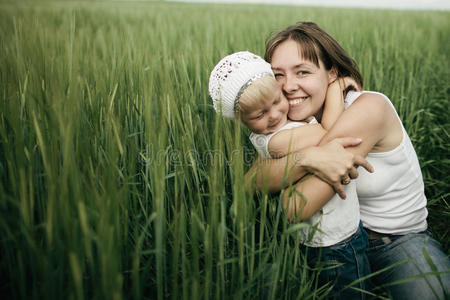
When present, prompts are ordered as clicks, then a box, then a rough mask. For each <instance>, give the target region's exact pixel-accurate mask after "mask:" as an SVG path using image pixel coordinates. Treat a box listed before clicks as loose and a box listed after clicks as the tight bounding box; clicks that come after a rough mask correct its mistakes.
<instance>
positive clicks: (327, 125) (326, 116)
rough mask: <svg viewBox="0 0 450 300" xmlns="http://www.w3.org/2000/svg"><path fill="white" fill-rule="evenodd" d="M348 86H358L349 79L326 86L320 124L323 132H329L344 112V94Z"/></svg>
mask: <svg viewBox="0 0 450 300" xmlns="http://www.w3.org/2000/svg"><path fill="white" fill-rule="evenodd" d="M350 86H352V87H357V86H358V85H357V84H356V82H355V80H354V79H353V78H351V77H344V78H338V79H336V80H335V81H334V82H332V83H330V85H329V86H328V89H327V94H326V96H325V97H326V98H325V106H324V109H323V114H322V121H321V122H320V123H321V124H322V126H323V128H324V129H325V130H327V131H328V130H330V129H331V127H333V125H334V123H335V122H336V121H337V119H338V118H339V116H340V115H341V113H342V112H343V111H344V92H345V91H346V90H347V88H348V87H350Z"/></svg>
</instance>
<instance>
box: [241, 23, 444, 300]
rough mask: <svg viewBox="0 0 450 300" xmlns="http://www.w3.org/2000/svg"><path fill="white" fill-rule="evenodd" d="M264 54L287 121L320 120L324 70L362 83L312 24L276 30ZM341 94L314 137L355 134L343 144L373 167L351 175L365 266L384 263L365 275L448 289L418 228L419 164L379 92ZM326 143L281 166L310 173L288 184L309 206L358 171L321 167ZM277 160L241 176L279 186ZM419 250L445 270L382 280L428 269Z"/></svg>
mask: <svg viewBox="0 0 450 300" xmlns="http://www.w3.org/2000/svg"><path fill="white" fill-rule="evenodd" d="M265 59H266V60H267V61H268V62H269V63H271V65H272V69H273V71H274V74H275V76H276V79H277V81H278V82H279V84H280V86H281V89H282V91H283V93H284V95H285V96H286V97H287V98H288V100H289V103H290V107H289V118H290V119H292V120H304V119H306V118H307V117H310V116H315V117H316V119H318V120H320V119H321V113H322V111H323V105H324V99H325V93H326V90H327V87H328V82H329V81H328V77H327V76H328V74H329V73H330V72H335V73H337V75H338V77H344V76H349V77H352V78H353V79H354V80H355V81H356V82H357V83H358V84H359V85H360V87H361V88H362V85H363V81H362V76H361V75H360V73H359V70H358V68H357V65H356V63H355V62H354V61H353V60H352V59H351V58H350V57H349V56H348V55H347V54H346V52H345V51H344V50H343V49H342V47H341V46H340V45H339V44H338V43H337V42H336V41H335V40H334V39H333V38H332V37H331V36H329V35H328V34H327V33H326V32H324V31H323V30H322V29H320V28H319V27H318V26H317V25H315V24H313V23H299V24H296V25H293V26H290V27H288V28H286V29H285V30H283V31H280V32H279V33H277V34H276V35H275V36H274V37H273V38H272V39H271V40H269V42H268V43H267V46H266V55H265ZM345 100H346V101H345V102H346V103H345V105H346V107H347V109H346V111H344V113H343V114H342V115H341V116H340V118H339V119H338V121H337V122H336V123H335V124H334V126H333V127H332V128H331V130H329V131H328V133H327V134H326V135H325V136H324V138H323V139H322V140H321V142H320V144H326V143H329V142H330V141H332V139H335V138H340V137H344V136H354V137H359V138H361V139H362V142H361V143H360V144H359V145H357V146H354V147H350V148H347V151H348V152H349V153H352V154H354V155H355V156H356V157H366V156H367V160H368V161H369V163H370V164H372V165H373V167H374V169H375V172H374V173H373V174H370V173H368V172H366V171H364V170H361V172H360V174H359V177H358V179H357V193H358V197H359V201H360V212H361V221H362V222H363V225H364V227H365V229H366V230H367V232H368V233H369V236H370V246H369V249H368V252H367V254H368V257H369V260H370V264H371V268H372V272H376V271H380V270H383V269H385V268H388V267H390V266H392V268H390V269H389V270H388V271H386V272H380V273H379V274H377V275H376V276H374V277H373V281H374V283H375V285H376V286H379V285H386V286H385V287H386V289H387V291H388V293H389V294H390V295H392V296H393V298H394V299H430V298H434V297H439V298H444V297H445V295H447V296H448V287H449V285H450V274H449V273H448V271H449V270H450V262H449V259H448V258H447V257H446V255H445V254H444V253H443V251H442V249H441V247H440V245H439V243H438V242H437V241H436V240H434V239H433V238H432V237H431V236H430V234H429V233H428V232H427V231H426V230H427V222H426V217H427V214H428V212H427V209H426V201H427V200H426V197H425V194H424V185H423V180H422V175H421V171H420V166H419V163H418V160H417V155H416V153H415V151H414V148H413V147H412V144H411V142H410V140H409V137H408V135H407V133H406V131H405V130H404V128H403V125H402V123H401V121H400V119H399V117H398V115H397V113H396V111H395V109H394V107H393V105H392V104H391V102H390V101H389V99H387V97H386V96H384V95H382V94H379V93H373V92H362V93H361V92H349V94H348V95H347V97H346V99H345ZM331 147H337V145H336V142H334V143H331V144H330V143H329V144H327V145H326V146H325V148H321V147H316V148H314V149H308V150H304V151H301V152H299V154H297V155H296V156H297V158H298V159H294V161H295V162H298V161H300V166H299V165H298V164H295V163H294V164H293V165H292V166H289V168H291V169H292V170H293V171H292V172H289V180H290V181H289V182H296V181H297V180H299V179H300V178H301V177H302V176H303V175H304V174H305V171H312V173H314V174H315V175H317V176H318V177H317V176H312V177H310V178H307V179H306V180H302V182H300V183H299V184H298V185H297V186H296V189H297V190H298V191H300V192H302V193H303V195H305V197H306V199H308V202H309V203H308V209H309V210H311V212H310V213H314V212H316V211H317V210H319V209H320V208H321V207H322V206H323V205H324V204H325V203H327V201H328V200H329V199H330V198H331V197H332V196H333V195H334V193H335V191H336V192H338V193H339V194H340V195H341V196H342V197H345V195H344V194H343V190H342V186H341V185H340V184H339V181H341V182H342V183H348V181H349V178H356V177H357V176H358V173H357V172H356V169H354V168H352V167H351V166H347V167H348V170H349V172H348V175H347V174H346V173H344V172H342V170H343V169H345V168H341V169H340V170H339V171H335V169H334V166H330V169H327V166H324V165H323V164H322V165H321V164H317V162H318V161H319V158H318V157H320V156H321V157H322V158H326V159H327V160H329V156H332V155H334V153H333V152H332V151H330V152H328V151H327V150H330V148H331ZM338 148H339V147H338ZM318 150H319V151H320V152H318V153H316V156H314V155H313V154H312V152H313V151H318ZM340 150H342V149H340ZM292 156H293V157H294V156H295V155H292ZM291 161H292V160H291ZM305 161H306V162H308V163H307V165H308V166H307V167H306V168H305V167H304V166H303V165H304V164H305ZM283 162H284V161H281V162H280V161H277V160H264V161H262V160H260V159H259V160H257V162H256V163H255V164H254V165H253V167H252V168H251V170H250V171H249V172H248V174H247V178H251V177H252V176H253V175H254V174H256V176H255V178H256V183H257V186H258V187H260V188H261V187H263V186H265V184H264V183H265V182H268V183H270V185H269V186H268V188H269V190H270V191H276V190H278V191H279V190H281V188H282V186H281V183H282V182H283V176H284V171H285V166H284V164H283ZM302 164H303V165H302ZM341 167H342V166H341ZM255 171H256V172H255ZM319 177H320V178H323V179H324V180H321V179H319ZM327 182H329V183H331V184H332V185H333V186H334V188H335V190H333V187H332V186H331V185H329V184H327ZM287 195H288V193H285V199H284V201H283V207H284V208H285V210H287V212H288V214H289V215H290V216H296V215H297V214H299V213H300V212H301V213H302V214H303V213H304V212H302V210H303V208H304V207H305V202H304V201H303V200H302V199H301V198H300V197H299V196H297V194H296V193H294V195H293V196H292V197H290V198H289V197H288V196H287ZM311 203H313V205H311ZM424 253H425V254H424ZM427 256H429V257H431V260H432V261H433V264H434V265H435V266H436V267H437V269H438V270H439V271H441V272H447V273H445V274H440V275H439V276H436V275H435V274H431V275H430V274H428V276H426V275H424V276H422V277H420V278H417V279H415V280H413V281H409V282H403V283H400V284H393V285H389V284H391V283H395V282H396V281H399V280H402V279H405V278H408V277H411V276H412V277H413V276H416V275H420V274H426V273H427V272H432V268H431V267H430V263H429V262H427Z"/></svg>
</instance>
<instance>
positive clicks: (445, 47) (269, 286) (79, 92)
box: [0, 0, 450, 300]
mask: <svg viewBox="0 0 450 300" xmlns="http://www.w3.org/2000/svg"><path fill="white" fill-rule="evenodd" d="M298 21H313V22H316V23H317V24H318V25H319V26H321V27H322V28H324V29H325V30H327V31H328V32H329V33H330V34H331V35H333V36H334V37H335V38H336V39H337V40H338V41H339V42H340V43H341V44H342V45H343V47H344V48H345V49H346V50H347V51H348V52H349V53H350V55H351V56H353V57H354V58H355V59H356V61H357V62H358V63H359V65H360V68H361V71H362V73H363V75H364V78H365V89H367V90H376V91H380V92H383V93H385V94H386V95H388V96H389V97H390V98H391V99H392V100H393V102H394V104H395V106H396V108H397V110H398V112H399V115H400V117H401V119H402V120H403V122H404V125H405V127H406V130H407V131H408V132H409V134H410V136H411V140H412V142H413V144H414V146H415V148H416V151H417V153H418V156H419V160H420V163H421V167H422V171H423V175H424V180H425V185H426V194H427V196H428V200H429V202H428V208H429V218H428V220H429V224H430V228H431V229H432V230H433V232H434V234H435V236H436V237H437V239H438V240H439V241H440V242H441V243H442V244H443V247H444V250H445V251H446V253H449V249H450V237H449V227H448V224H449V221H450V218H449V216H450V209H449V194H450V188H449V182H450V176H449V170H450V155H449V149H450V138H449V130H450V125H449V124H450V122H449V118H450V117H449V116H450V114H449V98H450V97H449V95H450V81H449V78H450V64H449V61H450V60H449V59H450V57H449V56H450V39H449V35H450V12H449V11H393V10H363V9H331V8H311V7H309V8H305V7H289V6H276V5H225V4H222V5H213V4H180V3H164V2H158V1H152V2H131V1H127V2H120V1H79V2H76V1H54V2H49V1H17V3H16V2H15V1H4V0H2V1H0V214H1V215H0V232H1V235H0V241H1V242H0V271H1V272H0V294H1V295H7V296H8V299H175V300H178V299H261V298H263V297H267V298H269V299H323V298H326V295H327V294H328V290H329V288H330V287H329V286H325V287H322V288H320V287H318V286H316V283H315V280H314V279H315V277H316V276H317V273H318V271H320V270H312V269H311V268H309V267H308V266H307V265H306V263H305V258H304V257H303V255H302V253H301V251H300V246H299V240H298V235H297V234H296V233H297V230H298V229H299V227H301V226H302V225H299V224H289V223H288V222H287V221H286V218H285V216H284V214H283V212H282V209H281V205H280V201H278V200H279V196H278V195H267V194H265V193H261V194H258V195H256V196H254V197H253V196H248V195H246V194H245V192H244V180H243V176H244V174H245V172H246V171H247V169H248V168H249V166H250V165H251V163H252V162H253V160H254V159H255V158H256V153H255V151H254V150H253V148H252V146H251V144H250V143H249V141H248V138H247V136H248V131H247V130H246V129H244V128H242V127H241V126H240V124H235V123H232V122H230V121H228V120H224V119H222V118H219V117H216V115H215V112H214V109H213V107H212V102H211V100H210V98H209V96H208V78H209V73H210V71H211V69H212V68H213V66H214V65H215V64H216V63H217V62H218V61H219V60H220V58H222V57H223V56H224V55H226V54H229V53H231V52H234V51H240V50H249V51H252V52H255V53H257V54H260V55H263V53H264V47H265V41H266V39H267V37H268V36H269V35H270V33H271V32H273V31H276V30H279V29H282V28H284V27H286V26H287V25H290V24H293V23H296V22H298ZM374 295H376V297H380V298H383V297H385V294H383V291H382V289H381V288H379V289H377V290H375V291H374ZM383 295H384V296H383ZM2 298H3V297H2ZM3 299H6V298H3Z"/></svg>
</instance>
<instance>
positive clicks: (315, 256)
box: [305, 223, 370, 300]
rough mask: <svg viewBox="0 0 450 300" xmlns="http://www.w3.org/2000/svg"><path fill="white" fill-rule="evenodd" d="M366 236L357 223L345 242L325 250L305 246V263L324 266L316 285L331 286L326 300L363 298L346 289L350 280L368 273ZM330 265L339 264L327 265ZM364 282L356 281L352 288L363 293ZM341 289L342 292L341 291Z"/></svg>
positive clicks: (364, 297) (366, 285) (362, 294)
mask: <svg viewBox="0 0 450 300" xmlns="http://www.w3.org/2000/svg"><path fill="white" fill-rule="evenodd" d="M367 246H368V235H367V233H366V231H365V230H364V229H363V228H362V224H361V223H360V225H359V228H358V231H356V232H355V233H354V234H353V235H352V236H350V237H349V238H347V239H346V240H344V241H342V242H340V243H338V244H336V245H332V246H329V247H321V248H313V247H305V248H306V249H305V253H306V255H307V259H308V263H309V264H311V265H312V266H313V267H320V266H322V267H325V269H324V270H322V271H321V272H320V273H319V285H320V286H322V285H324V284H326V283H330V284H331V285H332V286H333V289H332V291H331V293H330V294H329V295H328V296H329V299H345V300H351V299H366V294H365V293H363V292H361V291H358V290H356V289H352V288H351V287H349V288H346V287H347V286H348V285H349V284H351V283H352V282H353V281H355V280H357V279H360V278H362V277H365V276H367V275H369V274H370V264H369V260H368V258H367V256H366V249H367ZM330 262H337V263H338V264H339V265H337V266H331V265H330V264H329V263H330ZM368 286H369V285H368V282H367V280H363V281H360V282H359V283H357V284H354V285H352V287H355V288H358V289H361V290H366V289H367V288H368ZM344 288H345V289H344Z"/></svg>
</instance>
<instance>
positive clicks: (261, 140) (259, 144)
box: [249, 117, 318, 159]
mask: <svg viewBox="0 0 450 300" xmlns="http://www.w3.org/2000/svg"><path fill="white" fill-rule="evenodd" d="M306 124H318V122H317V120H316V118H314V117H310V118H308V119H307V120H306V122H289V123H287V124H285V125H284V126H282V127H281V128H279V129H277V130H276V131H275V132H272V133H269V134H259V133H254V132H252V133H251V134H250V136H249V139H250V141H251V142H252V144H253V147H255V149H256V151H257V152H258V154H259V155H260V156H261V157H262V158H264V159H266V158H271V157H270V153H269V142H270V139H271V138H272V137H273V136H274V135H275V134H277V133H278V132H280V131H282V130H288V129H292V128H296V127H300V126H303V125H306Z"/></svg>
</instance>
